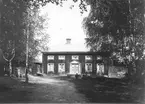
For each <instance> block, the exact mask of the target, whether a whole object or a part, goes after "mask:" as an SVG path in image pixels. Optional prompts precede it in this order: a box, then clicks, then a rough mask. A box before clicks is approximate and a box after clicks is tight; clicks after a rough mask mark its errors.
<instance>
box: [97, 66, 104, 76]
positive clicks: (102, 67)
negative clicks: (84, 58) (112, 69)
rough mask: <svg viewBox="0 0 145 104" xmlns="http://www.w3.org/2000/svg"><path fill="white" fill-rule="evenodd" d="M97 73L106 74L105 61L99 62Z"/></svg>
mask: <svg viewBox="0 0 145 104" xmlns="http://www.w3.org/2000/svg"><path fill="white" fill-rule="evenodd" d="M96 65H97V72H96V74H97V75H100V76H102V75H103V74H104V64H103V63H97V64H96Z"/></svg>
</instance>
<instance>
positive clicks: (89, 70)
mask: <svg viewBox="0 0 145 104" xmlns="http://www.w3.org/2000/svg"><path fill="white" fill-rule="evenodd" d="M85 72H92V63H85Z"/></svg>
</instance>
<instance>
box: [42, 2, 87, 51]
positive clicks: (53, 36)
mask: <svg viewBox="0 0 145 104" xmlns="http://www.w3.org/2000/svg"><path fill="white" fill-rule="evenodd" d="M72 4H73V2H72V1H71V0H69V1H67V2H64V3H63V7H60V6H56V5H54V4H51V3H48V4H47V5H46V6H44V7H43V8H41V12H40V14H41V15H46V14H47V18H48V24H47V26H46V27H48V29H47V33H48V34H49V37H50V40H49V43H48V44H49V48H50V50H49V51H88V49H87V48H86V46H85V37H86V35H85V34H84V31H83V28H82V20H83V18H84V17H86V16H88V13H89V10H88V12H85V13H84V14H81V13H80V9H79V6H78V5H79V3H75V4H74V7H73V8H72V9H70V6H71V5H72ZM88 9H89V7H88ZM66 38H71V47H70V46H69V48H68V46H67V47H66V46H64V45H65V43H66Z"/></svg>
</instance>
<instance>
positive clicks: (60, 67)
mask: <svg viewBox="0 0 145 104" xmlns="http://www.w3.org/2000/svg"><path fill="white" fill-rule="evenodd" d="M58 72H59V73H64V72H65V63H59V64H58Z"/></svg>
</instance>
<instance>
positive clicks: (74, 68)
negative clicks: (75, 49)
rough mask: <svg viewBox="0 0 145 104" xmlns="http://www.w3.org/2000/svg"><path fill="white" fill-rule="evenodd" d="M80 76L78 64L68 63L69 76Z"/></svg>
mask: <svg viewBox="0 0 145 104" xmlns="http://www.w3.org/2000/svg"><path fill="white" fill-rule="evenodd" d="M76 73H78V74H81V68H80V63H79V62H76V61H75V62H74V61H73V62H71V63H70V74H76Z"/></svg>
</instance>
